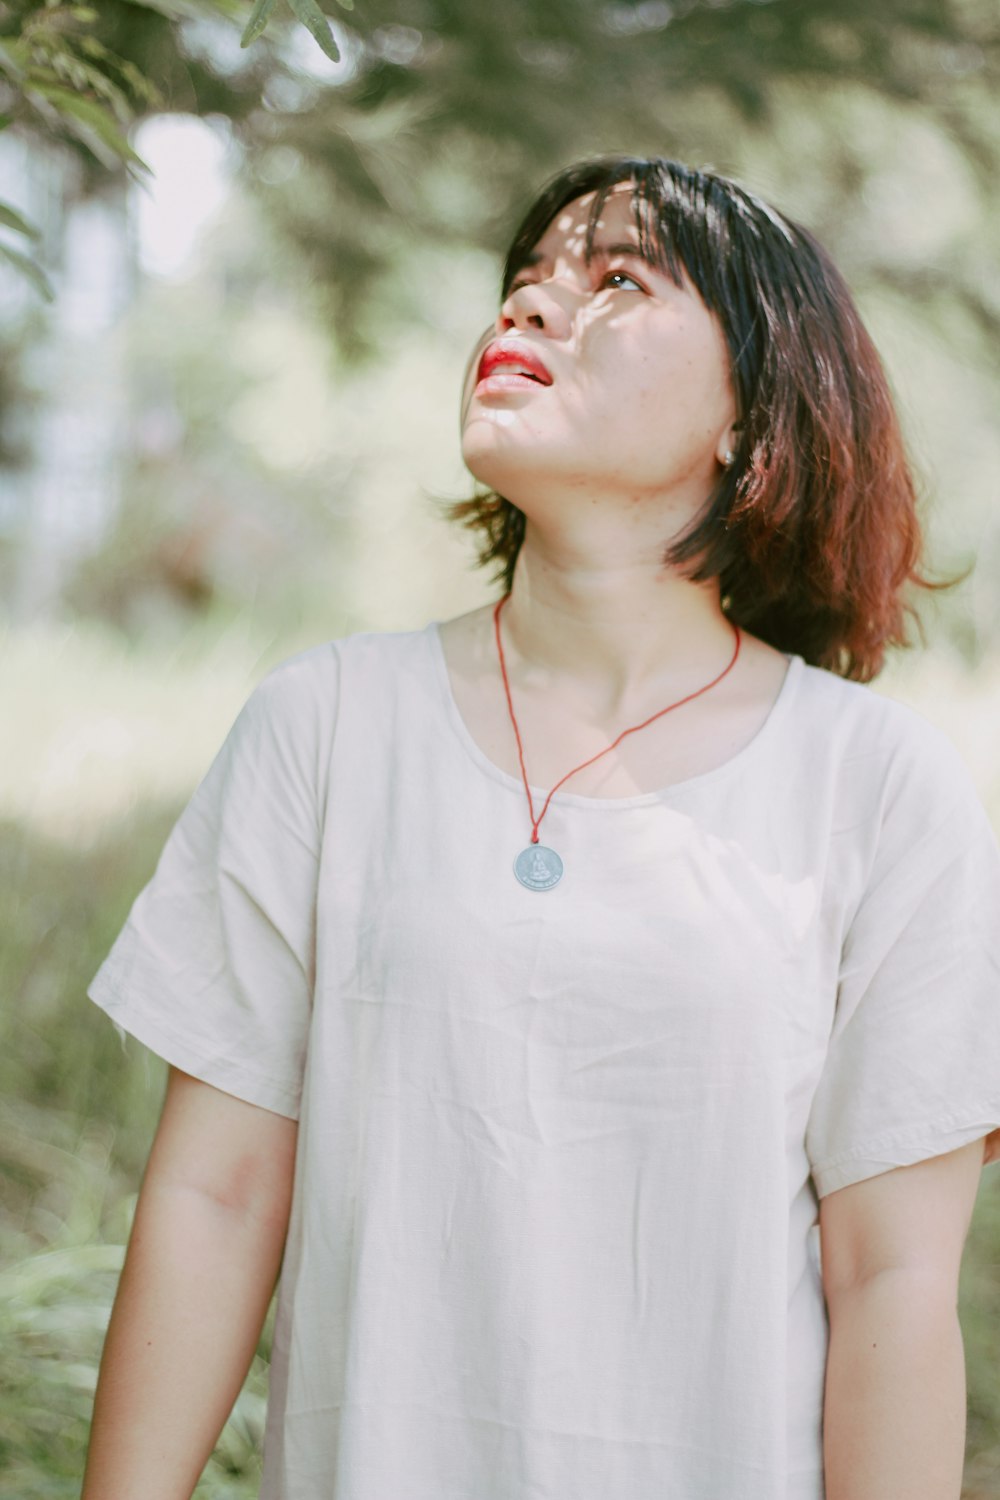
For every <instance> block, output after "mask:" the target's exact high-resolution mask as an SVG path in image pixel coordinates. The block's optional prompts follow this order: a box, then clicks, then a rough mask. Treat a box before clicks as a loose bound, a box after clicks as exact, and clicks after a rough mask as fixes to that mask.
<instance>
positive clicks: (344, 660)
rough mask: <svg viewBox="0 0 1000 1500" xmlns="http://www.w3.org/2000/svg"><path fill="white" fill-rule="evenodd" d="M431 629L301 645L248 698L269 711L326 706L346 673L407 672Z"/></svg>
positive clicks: (359, 633)
mask: <svg viewBox="0 0 1000 1500" xmlns="http://www.w3.org/2000/svg"><path fill="white" fill-rule="evenodd" d="M430 631H431V626H430V625H426V626H423V627H422V628H421V629H418V630H396V631H379V630H359V631H354V632H352V633H350V634H349V635H344V636H339V637H336V638H335V639H332V640H328V641H323V642H322V643H321V644H319V645H316V646H307V647H306V648H305V649H304V650H302V651H298V652H296V653H295V654H294V655H293V656H288V657H285V658H284V660H282V661H279V662H278V663H276V665H274V666H272V667H270V668H269V669H268V671H267V672H266V673H265V675H264V676H263V677H262V678H261V679H260V681H259V682H258V683H257V686H256V688H255V689H254V693H255V695H256V696H258V697H259V698H261V699H262V700H265V701H266V702H267V703H268V704H270V705H273V706H275V707H278V706H281V705H286V706H288V707H289V708H293V707H295V706H296V705H305V704H306V703H308V702H310V701H319V702H323V703H326V702H329V700H330V695H331V693H337V692H339V689H340V687H341V683H342V679H343V678H344V677H345V676H346V675H349V674H350V673H352V672H356V671H359V670H360V671H363V672H366V673H367V672H374V671H378V670H382V671H386V672H388V673H392V672H394V671H398V670H400V669H404V668H406V667H409V666H410V665H411V664H412V663H413V662H414V660H415V659H416V658H417V657H418V656H419V655H420V653H421V652H422V651H425V650H426V647H427V637H428V635H429V633H430Z"/></svg>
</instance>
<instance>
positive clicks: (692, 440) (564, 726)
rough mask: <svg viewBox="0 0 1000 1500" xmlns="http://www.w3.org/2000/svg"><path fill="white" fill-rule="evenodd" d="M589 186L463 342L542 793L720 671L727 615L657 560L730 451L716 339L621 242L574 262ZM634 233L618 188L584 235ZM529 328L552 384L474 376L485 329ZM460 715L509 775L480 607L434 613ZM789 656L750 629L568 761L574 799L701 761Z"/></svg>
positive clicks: (771, 683)
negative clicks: (501, 504)
mask: <svg viewBox="0 0 1000 1500" xmlns="http://www.w3.org/2000/svg"><path fill="white" fill-rule="evenodd" d="M592 197H593V195H587V196H585V197H583V198H580V199H578V200H577V201H576V202H574V203H572V204H570V205H569V206H568V207H567V208H566V209H565V210H564V211H562V212H561V213H560V214H559V215H557V217H556V219H555V220H554V221H553V222H552V223H551V224H550V225H549V227H548V229H547V230H546V232H545V233H544V235H543V236H542V238H541V240H540V241H539V243H538V245H537V247H536V248H537V252H538V254H539V255H540V256H541V260H540V261H539V263H538V264H537V265H534V266H532V267H530V268H526V269H525V270H524V271H523V272H522V273H521V275H520V276H519V277H518V278H517V279H516V281H515V284H514V286H513V287H512V289H511V292H510V294H509V296H508V297H507V298H506V300H505V301H504V303H503V306H502V307H501V309H500V312H499V315H498V317H497V320H496V324H495V325H494V327H492V328H490V329H488V330H487V331H486V332H485V333H484V335H483V337H482V338H481V339H480V340H479V341H478V343H477V346H476V348H475V349H474V350H473V352H472V356H471V358H470V362H469V368H468V371H467V374H466V380H465V385H464V390H463V396H462V411H461V425H462V453H463V457H464V459H465V462H466V464H467V466H468V468H469V469H470V470H471V472H472V473H473V474H474V475H475V477H476V478H477V479H479V480H481V481H482V482H483V483H485V484H488V485H490V486H491V487H493V488H496V489H497V490H498V491H499V492H500V493H501V494H503V495H504V496H506V497H507V498H508V499H509V500H511V501H512V502H513V503H514V504H515V505H517V506H518V507H519V508H520V509H521V510H522V511H523V512H524V514H525V516H526V518H527V525H526V534H525V540H524V543H523V546H522V548H521V551H520V554H519V556H518V561H517V567H516V569H515V575H514V580H513V586H512V589H511V597H510V599H509V601H508V602H507V604H506V605H505V607H504V612H503V625H502V629H503V643H504V650H505V656H506V660H507V666H508V673H509V677H510V682H511V692H512V696H513V698H514V703H515V710H516V712H517V716H518V723H519V726H520V728H521V731H522V737H523V739H524V743H525V754H526V761H527V765H528V773H529V779H530V780H531V781H532V783H533V784H537V785H539V786H551V785H552V784H553V783H554V782H555V781H557V780H558V779H559V778H560V777H561V776H562V775H564V774H565V772H566V771H567V769H569V768H570V767H571V766H573V765H574V764H576V763H578V762H579V761H581V760H584V759H586V758H587V757H589V756H591V755H594V754H596V753H597V751H599V750H601V749H603V748H604V747H605V746H606V745H608V744H609V743H610V741H611V740H613V739H614V738H615V737H616V735H617V734H619V733H620V732H621V730H622V729H623V728H626V727H628V726H629V725H631V724H634V723H638V722H641V721H642V720H643V719H644V718H648V717H649V715H650V714H652V713H656V712H657V711H658V710H659V709H661V708H663V707H666V705H667V704H668V703H671V702H673V701H675V700H676V699H678V698H681V697H684V696H686V695H687V694H688V693H691V692H694V691H695V690H696V689H697V688H699V687H701V686H703V685H704V684H705V683H706V682H709V681H710V680H711V679H712V678H714V677H716V676H717V675H718V674H719V672H721V671H722V669H723V668H724V667H725V665H726V664H727V662H728V661H729V659H730V657H731V655H732V652H733V645H734V636H733V630H732V626H731V625H730V624H729V622H728V621H727V620H726V618H725V616H724V614H723V612H722V609H721V606H720V601H719V588H718V583H717V581H715V580H713V581H711V582H709V583H699V584H696V583H692V582H691V581H690V580H689V579H686V578H684V577H683V576H682V575H681V574H679V573H678V572H677V571H676V570H674V569H671V568H669V567H665V566H664V565H663V562H662V560H661V559H662V554H663V552H664V549H665V546H666V544H667V543H668V542H669V541H670V539H671V538H673V537H675V536H676V535H678V533H679V532H680V531H681V530H683V529H684V528H685V527H686V526H687V525H688V524H689V523H690V521H691V520H692V519H693V517H694V516H695V515H696V514H697V513H698V512H699V510H700V509H701V508H702V506H703V505H704V503H705V501H706V499H707V497H708V495H709V493H710V491H711V490H712V488H713V487H714V485H715V484H716V482H717V481H718V478H719V475H720V471H721V465H722V463H723V461H724V455H725V453H726V450H727V449H735V448H736V446H737V442H736V438H737V434H736V431H735V428H734V422H735V420H736V409H735V402H734V397H733V392H732V386H731V381H730V375H729V357H728V351H727V347H726V343H725V338H724V335H723V332H722V329H721V326H720V324H719V322H718V320H717V319H716V317H715V316H714V315H713V314H712V313H710V312H709V311H708V309H707V308H706V307H705V305H704V303H703V302H702V301H701V299H700V297H699V296H698V293H697V292H696V290H695V289H694V287H693V286H692V285H691V284H690V283H686V284H685V285H684V286H682V287H678V286H676V285H675V284H674V282H673V281H672V280H671V279H670V277H669V276H667V275H666V274H665V273H664V272H661V271H659V270H657V269H653V268H651V267H650V266H649V265H647V264H646V263H644V262H643V261H642V260H640V259H639V258H638V256H637V255H636V256H634V257H630V256H625V255H622V254H616V255H614V256H611V257H608V256H598V257H597V258H596V259H595V260H593V261H592V262H591V264H590V266H589V267H588V266H587V265H586V263H585V259H584V244H585V239H584V236H585V229H586V222H587V211H588V209H589V207H590V204H591V202H592ZM625 242H628V243H632V244H636V243H637V234H636V229H635V225H634V221H633V218H632V209H631V191H630V188H629V187H628V186H627V185H623V186H621V187H619V188H618V189H616V190H615V191H614V192H613V193H612V195H611V196H610V198H609V199H608V202H607V203H606V205H605V207H604V209H603V211H602V216H601V219H600V221H599V223H598V226H597V233H596V235H595V245H596V246H598V247H600V246H602V245H605V246H610V245H613V244H619V243H625ZM515 334H516V335H517V336H519V337H521V338H524V339H525V340H527V341H528V342H529V343H530V344H531V345H532V346H533V348H534V349H535V350H536V351H537V353H538V354H539V355H540V356H541V358H542V360H543V361H544V363H545V364H546V366H547V367H548V369H549V371H550V373H551V375H552V377H553V383H552V385H551V386H542V385H536V384H530V385H527V386H524V387H522V388H520V389H507V390H495V389H490V390H488V389H486V388H484V387H483V386H482V385H480V386H479V387H478V388H477V382H476V369H477V365H478V361H479V357H480V355H481V353H482V350H483V349H484V348H485V346H486V345H487V344H488V343H489V342H490V341H491V340H492V339H494V338H496V337H502V336H505V335H506V336H507V337H512V336H514V335H515ZM441 637H442V644H443V646H444V650H445V656H446V660H447V662H448V667H449V673H450V676H451V681H452V687H453V691H454V695H455V699H456V702H457V704H458V707H459V710H460V712H461V713H462V715H463V717H464V719H465V721H466V724H467V726H468V728H469V730H470V732H471V733H472V734H473V737H474V738H475V739H476V740H477V741H478V743H479V744H480V747H481V748H482V749H483V750H484V752H485V753H486V754H487V755H488V756H489V757H490V758H491V759H493V760H494V762H495V763H496V764H498V765H500V766H501V767H502V768H503V769H504V770H507V771H508V772H509V773H510V774H512V775H519V770H518V764H517V758H516V745H515V741H514V736H513V731H512V729H511V726H510V722H509V718H508V714H507V706H506V702H505V699H504V697H503V693H502V691H501V692H498V690H497V689H498V682H499V667H498V663H497V653H496V646H495V643H494V639H493V621H492V606H488V607H486V608H484V609H481V610H473V611H471V612H470V613H469V614H466V615H462V616H459V617H457V618H456V619H453V620H450V621H446V622H443V624H442V626H441ZM786 669H787V658H786V657H785V656H783V655H782V654H781V653H780V652H777V651H775V650H773V649H772V648H771V647H770V646H768V645H766V644H765V643H764V642H762V641H759V640H757V639H755V638H754V637H752V636H748V635H746V634H745V635H744V639H743V644H742V648H741V652H740V657H739V660H738V662H737V664H736V666H735V667H734V669H733V670H732V672H731V673H730V674H729V675H728V676H727V677H726V678H725V680H724V681H723V682H722V683H720V684H719V686H718V687H717V688H713V689H712V690H711V691H710V692H708V693H706V694H705V695H704V697H702V698H700V699H698V700H696V701H695V702H694V703H691V704H687V705H685V706H684V708H683V709H681V710H679V711H678V712H677V713H676V714H673V713H671V714H669V715H665V716H664V717H663V718H662V719H660V720H657V721H656V723H655V724H653V725H650V726H649V728H648V729H645V730H643V732H642V733H641V734H637V735H630V736H629V737H628V738H627V739H626V740H625V741H624V742H623V744H622V745H621V746H620V747H619V748H618V750H616V751H614V752H612V754H610V755H608V756H607V757H605V758H604V759H603V760H602V761H601V762H599V763H598V764H597V765H595V766H593V767H589V768H588V769H587V770H585V771H583V772H581V773H579V775H578V776H577V777H575V778H574V780H573V782H572V783H571V784H570V787H569V789H571V790H572V791H573V792H575V793H578V794H580V795H584V796H586V795H594V796H602V797H608V796H612V797H613V796H629V795H632V794H634V793H635V792H637V791H647V790H655V789H657V788H659V787H661V786H665V785H668V784H671V783H672V782H675V781H678V780H683V779H686V778H687V777H688V776H691V775H696V774H698V773H699V772H702V771H705V770H709V769H711V768H712V767H713V766H714V765H717V764H720V763H722V762H724V761H725V760H727V759H729V758H730V757H731V756H732V755H734V754H736V753H737V752H738V751H739V750H740V749H741V748H742V747H743V746H744V745H745V744H746V743H748V742H749V740H751V739H752V738H753V736H754V735H755V734H756V733H757V731H758V730H759V729H760V727H761V725H762V724H763V723H764V721H765V720H766V718H767V716H768V713H769V712H770V710H771V708H772V706H773V704H774V701H775V699H776V697H777V695H778V693H779V691H780V689H781V685H782V682H783V680H784V676H785V672H786Z"/></svg>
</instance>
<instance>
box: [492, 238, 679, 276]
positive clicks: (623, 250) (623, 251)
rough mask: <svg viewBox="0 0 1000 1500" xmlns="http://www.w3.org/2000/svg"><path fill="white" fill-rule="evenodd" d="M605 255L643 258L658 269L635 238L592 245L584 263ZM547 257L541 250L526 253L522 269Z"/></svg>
mask: <svg viewBox="0 0 1000 1500" xmlns="http://www.w3.org/2000/svg"><path fill="white" fill-rule="evenodd" d="M605 255H606V256H612V255H623V256H628V257H630V259H632V260H641V261H642V262H643V264H644V265H647V266H649V267H650V268H651V269H652V270H656V269H658V268H657V266H656V264H655V262H654V261H652V260H650V258H649V256H647V255H643V253H642V251H641V250H640V249H639V246H638V245H637V244H636V242H635V241H634V240H627V241H626V240H621V241H619V242H618V243H617V244H614V245H592V246H591V247H590V249H589V250H585V251H584V254H583V263H584V265H585V266H589V265H590V263H591V261H594V260H597V259H598V258H599V257H600V256H605ZM547 258H548V257H547V256H545V255H543V254H542V252H541V251H539V250H532V251H531V252H530V254H528V255H526V256H525V257H524V259H523V260H522V262H521V266H522V269H524V268H526V267H528V266H537V265H540V264H541V263H542V261H544V260H546V259H547Z"/></svg>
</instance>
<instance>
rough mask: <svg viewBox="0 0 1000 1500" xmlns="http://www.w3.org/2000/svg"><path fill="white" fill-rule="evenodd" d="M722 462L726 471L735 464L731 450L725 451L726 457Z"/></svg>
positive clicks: (734, 457) (734, 456)
mask: <svg viewBox="0 0 1000 1500" xmlns="http://www.w3.org/2000/svg"><path fill="white" fill-rule="evenodd" d="M722 462H723V463H724V464H725V466H726V468H727V469H731V468H732V466H733V464H734V463H735V462H736V454H735V453H734V452H733V450H732V449H731V448H727V449H726V456H725V458H724V459H723V460H722Z"/></svg>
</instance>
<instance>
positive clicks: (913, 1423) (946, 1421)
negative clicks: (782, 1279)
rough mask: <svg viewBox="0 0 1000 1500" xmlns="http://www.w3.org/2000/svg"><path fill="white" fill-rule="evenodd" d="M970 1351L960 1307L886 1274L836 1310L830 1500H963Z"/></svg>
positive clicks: (910, 1280)
mask: <svg viewBox="0 0 1000 1500" xmlns="http://www.w3.org/2000/svg"><path fill="white" fill-rule="evenodd" d="M965 1425H966V1388H965V1351H964V1347H963V1344H962V1330H961V1326H960V1324H959V1321H958V1314H957V1311H956V1309H955V1305H954V1300H953V1299H949V1298H948V1297H947V1296H945V1295H943V1294H941V1293H940V1292H939V1291H938V1289H937V1287H936V1286H934V1285H933V1284H931V1283H929V1282H928V1281H927V1280H926V1279H924V1280H921V1278H920V1277H919V1276H918V1275H917V1274H916V1273H912V1272H907V1271H886V1272H883V1273H882V1274H881V1275H879V1276H876V1277H873V1278H872V1279H871V1280H870V1281H868V1282H866V1283H865V1284H864V1285H862V1286H860V1287H858V1288H854V1289H852V1290H851V1291H850V1292H842V1293H840V1294H839V1295H838V1297H837V1301H836V1304H835V1306H832V1307H831V1308H830V1347H829V1353H828V1357H827V1370H826V1392H825V1397H824V1413H823V1427H824V1432H823V1454H824V1469H825V1475H826V1500H959V1497H960V1495H961V1490H962V1470H963V1463H964V1456H965Z"/></svg>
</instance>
